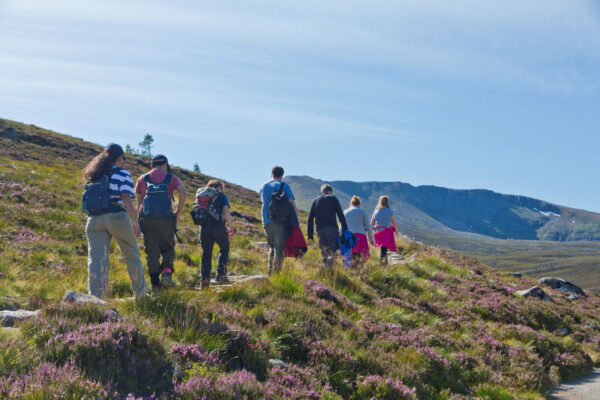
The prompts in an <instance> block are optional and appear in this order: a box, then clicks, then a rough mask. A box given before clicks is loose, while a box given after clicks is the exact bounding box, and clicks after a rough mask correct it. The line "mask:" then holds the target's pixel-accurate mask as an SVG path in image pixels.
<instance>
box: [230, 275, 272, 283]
mask: <svg viewBox="0 0 600 400" xmlns="http://www.w3.org/2000/svg"><path fill="white" fill-rule="evenodd" d="M268 278H269V276H268V275H250V276H246V277H245V278H242V279H239V280H237V281H236V282H235V283H243V282H250V281H262V280H264V279H268Z"/></svg>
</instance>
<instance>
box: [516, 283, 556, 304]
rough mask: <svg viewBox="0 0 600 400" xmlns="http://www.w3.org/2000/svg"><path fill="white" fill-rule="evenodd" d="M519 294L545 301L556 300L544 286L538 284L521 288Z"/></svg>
mask: <svg viewBox="0 0 600 400" xmlns="http://www.w3.org/2000/svg"><path fill="white" fill-rule="evenodd" d="M517 294H519V295H521V296H523V297H532V298H534V299H538V300H543V301H554V300H552V297H550V296H549V295H548V294H547V293H546V292H544V290H542V288H540V287H538V286H534V287H532V288H530V289H525V290H519V291H517Z"/></svg>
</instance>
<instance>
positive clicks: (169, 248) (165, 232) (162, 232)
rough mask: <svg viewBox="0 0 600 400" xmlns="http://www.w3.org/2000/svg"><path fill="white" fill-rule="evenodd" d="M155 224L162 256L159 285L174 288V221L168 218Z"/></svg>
mask: <svg viewBox="0 0 600 400" xmlns="http://www.w3.org/2000/svg"><path fill="white" fill-rule="evenodd" d="M157 223H158V228H159V229H158V231H159V237H160V252H161V256H162V261H161V264H160V271H161V274H162V279H161V281H160V284H161V285H162V286H163V287H175V283H174V282H173V279H172V274H173V272H174V263H175V220H174V219H170V218H168V219H167V218H165V219H158V220H157Z"/></svg>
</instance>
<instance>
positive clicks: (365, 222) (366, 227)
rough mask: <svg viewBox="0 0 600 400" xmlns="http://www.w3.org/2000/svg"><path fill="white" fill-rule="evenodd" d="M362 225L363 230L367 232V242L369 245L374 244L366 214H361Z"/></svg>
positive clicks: (371, 229) (371, 228)
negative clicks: (363, 226)
mask: <svg viewBox="0 0 600 400" xmlns="http://www.w3.org/2000/svg"><path fill="white" fill-rule="evenodd" d="M363 224H364V225H365V229H366V230H367V234H368V236H369V242H370V243H371V244H373V243H375V236H374V235H373V227H372V226H371V224H370V223H369V217H367V213H366V212H365V213H363Z"/></svg>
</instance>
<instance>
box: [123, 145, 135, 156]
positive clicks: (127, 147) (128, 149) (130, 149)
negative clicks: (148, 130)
mask: <svg viewBox="0 0 600 400" xmlns="http://www.w3.org/2000/svg"><path fill="white" fill-rule="evenodd" d="M125 153H127V154H137V151H136V149H134V148H133V147H131V146H130V145H128V144H126V145H125Z"/></svg>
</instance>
